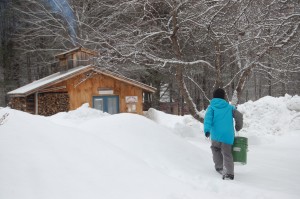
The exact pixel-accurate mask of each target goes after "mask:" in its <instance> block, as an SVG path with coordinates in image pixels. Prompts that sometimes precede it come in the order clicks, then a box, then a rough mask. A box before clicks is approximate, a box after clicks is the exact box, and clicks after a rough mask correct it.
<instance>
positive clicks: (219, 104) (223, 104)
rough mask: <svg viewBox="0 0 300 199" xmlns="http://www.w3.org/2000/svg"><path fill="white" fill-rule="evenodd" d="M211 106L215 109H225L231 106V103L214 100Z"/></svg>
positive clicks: (219, 99) (218, 99)
mask: <svg viewBox="0 0 300 199" xmlns="http://www.w3.org/2000/svg"><path fill="white" fill-rule="evenodd" d="M210 105H211V107H212V108H213V109H223V108H225V107H227V106H228V105H229V103H228V102H227V101H226V100H224V99H221V98H213V99H212V100H211V101H210Z"/></svg>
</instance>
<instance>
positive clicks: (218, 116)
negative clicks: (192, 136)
mask: <svg viewBox="0 0 300 199" xmlns="http://www.w3.org/2000/svg"><path fill="white" fill-rule="evenodd" d="M234 109H235V107H234V106H232V105H230V104H229V103H228V102H227V101H226V100H224V99H220V98H213V99H212V100H211V101H210V105H209V106H208V108H207V110H206V113H205V117H204V133H205V132H210V136H211V140H214V141H217V142H223V143H226V144H231V145H232V144H233V141H234V126H233V110H234Z"/></svg>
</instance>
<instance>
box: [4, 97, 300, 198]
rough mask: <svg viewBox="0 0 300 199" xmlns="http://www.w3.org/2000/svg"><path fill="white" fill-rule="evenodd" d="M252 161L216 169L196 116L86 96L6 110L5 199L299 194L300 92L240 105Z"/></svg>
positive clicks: (249, 156) (258, 196)
mask: <svg viewBox="0 0 300 199" xmlns="http://www.w3.org/2000/svg"><path fill="white" fill-rule="evenodd" d="M238 109H239V110H240V111H241V112H242V113H243V114H244V129H243V130H242V131H241V132H239V135H242V136H245V137H248V139H249V152H248V163H247V165H243V166H242V165H236V167H235V180H233V181H223V180H222V179H221V176H220V175H219V174H218V173H216V172H215V171H214V167H213V162H212V157H211V151H210V142H209V140H207V139H205V137H204V135H203V130H202V129H203V126H202V124H201V123H199V122H197V121H195V120H194V119H193V118H192V117H191V116H174V115H169V114H165V113H162V112H160V111H157V110H154V109H150V110H149V111H148V112H147V113H146V117H144V116H139V115H135V114H116V115H109V114H105V113H102V112H99V111H97V110H94V109H91V108H89V107H88V106H87V105H86V104H85V105H83V106H82V107H80V108H79V109H77V110H75V111H70V112H68V113H59V114H56V115H54V116H51V117H42V116H35V115H30V114H27V113H24V112H21V111H16V110H12V109H9V108H0V120H1V118H2V117H3V116H4V114H6V113H9V116H8V117H7V118H6V120H5V121H4V122H3V124H2V125H0V199H21V198H22V199H77V198H78V199H82V198H86V199H99V198H103V199H148V198H149V199H196V198H197V199H198V198H216V199H220V198H225V199H226V198H228V199H229V198H249V199H250V198H251V199H252V198H259V199H265V198H270V199H274V198H278V199H279V198H280V199H281V198H286V199H289V198H299V196H300V189H299V187H300V172H299V168H300V155H299V151H300V97H298V96H294V97H292V96H288V95H286V96H285V97H280V98H272V97H264V98H262V99H260V100H258V101H255V102H251V101H250V102H247V103H245V104H242V105H240V106H239V107H238Z"/></svg>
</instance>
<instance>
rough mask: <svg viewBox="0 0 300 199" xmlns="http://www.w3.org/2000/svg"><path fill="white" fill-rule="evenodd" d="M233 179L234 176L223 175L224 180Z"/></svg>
mask: <svg viewBox="0 0 300 199" xmlns="http://www.w3.org/2000/svg"><path fill="white" fill-rule="evenodd" d="M233 179H234V175H232V174H225V175H223V180H233Z"/></svg>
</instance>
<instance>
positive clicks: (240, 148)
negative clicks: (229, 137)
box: [232, 136, 248, 164]
mask: <svg viewBox="0 0 300 199" xmlns="http://www.w3.org/2000/svg"><path fill="white" fill-rule="evenodd" d="M247 151H248V138H246V137H239V136H238V137H235V138H234V143H233V146H232V156H233V162H238V163H241V164H247Z"/></svg>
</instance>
